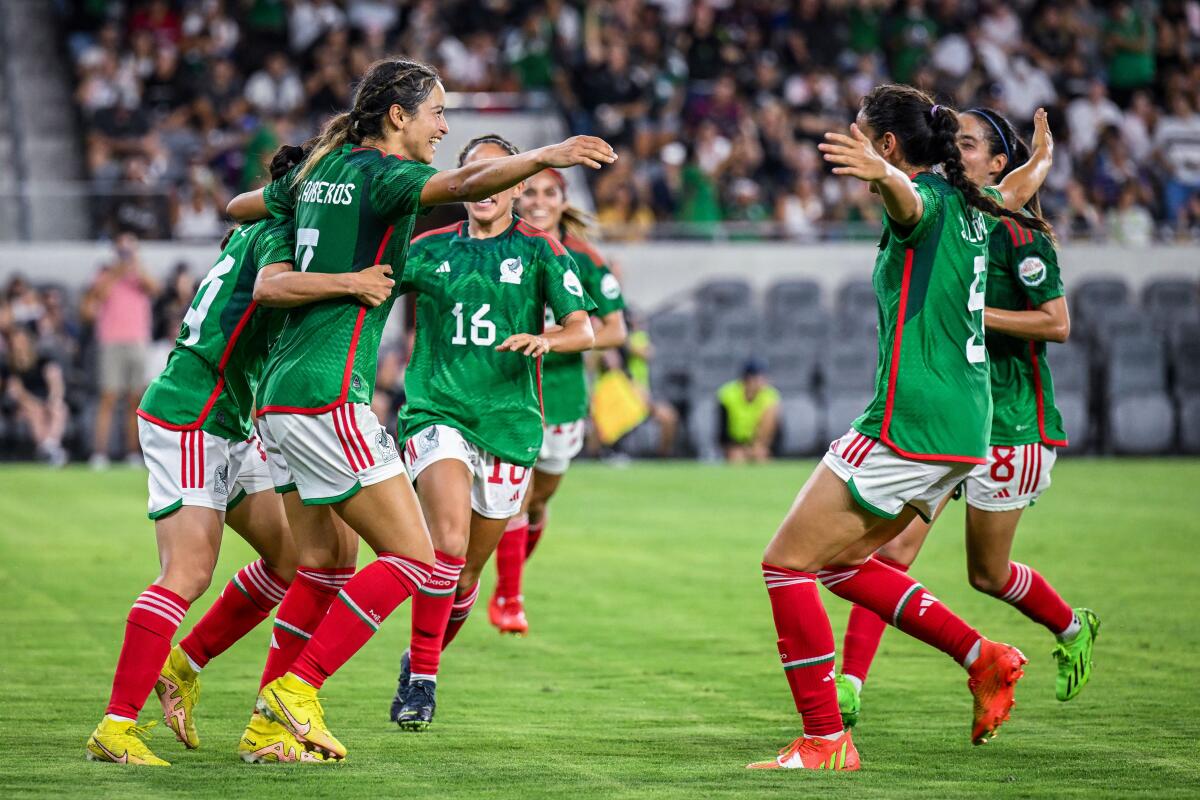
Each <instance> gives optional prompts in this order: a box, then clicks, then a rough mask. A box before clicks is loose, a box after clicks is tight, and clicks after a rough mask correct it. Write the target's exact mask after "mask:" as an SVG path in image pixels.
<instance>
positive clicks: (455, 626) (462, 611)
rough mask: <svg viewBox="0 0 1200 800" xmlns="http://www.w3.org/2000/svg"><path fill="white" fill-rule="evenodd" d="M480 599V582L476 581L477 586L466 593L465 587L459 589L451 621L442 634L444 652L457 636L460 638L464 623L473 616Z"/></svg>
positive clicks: (452, 608) (451, 612)
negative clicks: (459, 633) (476, 602)
mask: <svg viewBox="0 0 1200 800" xmlns="http://www.w3.org/2000/svg"><path fill="white" fill-rule="evenodd" d="M478 599H479V581H476V582H475V585H474V586H472V587H471V588H470V589H467V590H466V591H465V592H464V591H463V587H461V586H460V587H458V594H457V595H455V597H454V605H453V606H451V607H450V621H449V622H447V623H446V632H445V633H444V634H442V649H443V650H445V649H446V648H447V647H449V646H450V643H451V642H453V641H454V637H455V636H458V632H459V631H460V630H461V629H462V626H463V623H464V622H466V621H467V617H469V616H470V615H471V608H472V606H474V605H475V601H476V600H478Z"/></svg>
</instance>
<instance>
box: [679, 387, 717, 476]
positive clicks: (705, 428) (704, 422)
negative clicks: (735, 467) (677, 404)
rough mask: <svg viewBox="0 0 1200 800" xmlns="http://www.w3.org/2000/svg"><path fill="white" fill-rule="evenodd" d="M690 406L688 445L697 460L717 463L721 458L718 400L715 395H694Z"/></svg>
mask: <svg viewBox="0 0 1200 800" xmlns="http://www.w3.org/2000/svg"><path fill="white" fill-rule="evenodd" d="M690 406H691V410H690V412H689V413H688V417H687V433H688V443H689V444H690V445H691V446H692V450H693V451H694V452H695V453H696V457H697V458H699V459H701V460H702V461H716V460H718V459H719V458H720V457H721V442H720V434H721V428H720V418H719V417H718V416H717V398H716V396H715V395H713V394H702V395H693V397H692V402H691V404H690Z"/></svg>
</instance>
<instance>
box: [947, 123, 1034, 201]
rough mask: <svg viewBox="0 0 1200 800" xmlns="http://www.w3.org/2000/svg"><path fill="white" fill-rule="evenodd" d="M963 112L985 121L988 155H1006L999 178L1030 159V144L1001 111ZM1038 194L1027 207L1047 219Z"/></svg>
mask: <svg viewBox="0 0 1200 800" xmlns="http://www.w3.org/2000/svg"><path fill="white" fill-rule="evenodd" d="M963 113H964V114H972V115H974V116H976V117H979V119H980V121H982V122H983V125H982V126H981V127H982V128H983V135H984V138H985V139H987V149H988V155H989V156H998V155H1004V156H1005V158H1006V159H1007V163H1006V164H1005V165H1004V169H1002V170H1000V175H999V176H998V177H999V178H1003V177H1004V176H1005V175H1007V174H1008V173H1010V172H1012V171H1013V170H1014V169H1016V168H1017V167H1019V166H1021V165H1022V164H1024V163H1025V162H1026V161H1028V160H1029V155H1030V152H1029V145H1028V144H1027V143H1026V142H1025V140H1024V139H1022V138H1021V136H1020V134H1018V133H1017V129H1016V128H1014V127H1013V124H1012V123H1011V122H1009V121H1008V119H1007V118H1006V117H1005V116H1004V115H1003V114H1001V113H1000V112H999V111H996V110H994V109H991V108H968V109H967V110H966V111H964V112H963ZM1038 194H1039V193H1037V192H1035V193H1034V195H1033V197H1032V198H1030V200H1029V202H1028V203H1027V204H1026V206H1025V207H1026V208H1027V209H1029V211H1031V212H1033V216H1035V217H1037V218H1039V219H1045V218H1044V217H1043V216H1042V200H1041V198H1040V197H1039V196H1038Z"/></svg>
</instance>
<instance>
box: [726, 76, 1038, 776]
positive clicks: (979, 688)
mask: <svg viewBox="0 0 1200 800" xmlns="http://www.w3.org/2000/svg"><path fill="white" fill-rule="evenodd" d="M1039 124H1040V125H1043V126H1044V125H1045V118H1044V112H1043V113H1041V114H1040V115H1039ZM957 135H958V118H957V115H956V114H955V113H954V111H953V110H952V109H949V108H946V107H944V106H939V105H935V104H934V103H933V101H932V100H931V98H930V97H929V96H928V95H926V94H925V93H924V92H921V91H919V90H917V89H913V88H912V87H909V86H901V85H894V84H889V85H883V86H878V87H876V88H875V89H873V90H872V91H871V92H870V93H869V94H867V95H866V96H865V97H864V98H863V100H862V106H861V109H860V111H859V114H858V119H857V121H856V123H855V124H854V125H851V128H850V134H849V135H845V134H839V133H828V134H826V139H827V141H826V142H825V143H823V144H821V145H820V149H821V151H822V152H823V153H824V154H825V159H826V160H827V161H830V162H831V163H833V164H834V165H835V167H834V170H833V171H834V173H835V174H838V175H849V176H852V177H855V178H858V179H859V180H863V181H868V182H869V183H870V184H871V189H872V191H873V192H876V193H878V194H879V196H880V197H881V199H882V200H883V205H884V209H885V210H886V216H885V219H884V230H883V239H882V241H881V243H880V251H879V255H878V257H877V259H876V262H875V272H874V283H875V291H876V296H877V298H878V303H879V320H880V331H879V336H880V348H879V352H880V358H881V363H880V364H879V368H878V371H877V373H876V374H877V375H878V378H877V382H876V388H875V397H874V399H873V400H872V401H871V403H870V405H868V407H867V409H866V411H865V412H864V413H863V414H862V416H860V417H859V418H858V419H857V420H855V422H854V424H853V427H852V428H851V429H850V431H849V432H848V433H847V434H846V435H845V436H843V437H842V438H840V439H838V440H837V441H835V442H834V443H833V444H832V445H831V447H830V450H829V452H828V453H827V454H826V455H825V458H824V459H823V461H822V463H821V464H819V465H818V466H817V468H816V470H815V471H814V472H813V474H812V476H811V477H810V478H809V480H808V482H807V483H806V484H805V486H804V488H803V489H801V491H800V493H799V495H798V496H797V498H796V500H795V503H794V504H793V506H792V508H791V510H790V511H789V512H788V515H787V517H786V518H785V519H784V521H783V523H782V525H780V527H779V530H778V531H777V532H776V533H775V536H774V538H773V539H772V540H771V542H770V544H769V545H768V546H767V548H766V552H765V553H764V556H763V565H762V567H763V576H764V578H765V580H766V584H767V590H768V594H769V596H770V600H771V609H772V612H773V615H774V619H775V627H776V630H777V631H778V634H779V642H778V645H779V654H780V657H781V660H782V661H783V667H784V670H785V674H786V675H787V679H788V684H789V686H790V688H791V690H792V697H793V699H794V700H795V703H796V709H797V710H798V711H799V712H800V714H801V715H802V717H803V722H804V734H803V735H802V736H800V737H799V738H797V739H796V740H795V741H794V742H792V743H791V744H790V745H789V746H788V747H786V748H784V749H783V750H782V751H781V752H780V755H779V756H778V757H777V758H773V759H771V760H769V761H763V762H759V763H756V764H751V765H750V766H751V767H754V768H768V769H779V768H785V769H791V768H800V769H834V770H853V769H858V768H859V766H860V764H859V756H858V752H857V750H856V749H855V747H854V743H853V741H852V739H851V734H850V732H849V731H845V730H843V727H842V720H841V714H840V712H839V709H838V698H837V690H836V689H835V687H834V682H833V680H831V678H832V677H833V669H832V664H833V659H834V653H833V649H834V648H833V631H832V629H831V628H830V625H829V618H828V617H827V616H826V614H825V610H824V608H823V606H822V603H821V598H820V595H819V594H818V593H817V582H818V581H820V582H821V583H823V584H824V585H825V586H826V587H827V588H828V589H829V590H830V591H832V592H833V593H834V594H837V595H839V596H841V597H843V598H845V599H847V600H850V601H851V602H855V603H858V604H860V605H862V606H864V607H867V608H870V609H871V610H873V611H875V612H876V613H878V614H879V615H880V616H881V617H884V618H885V619H887V620H888V621H889V622H891V623H892V624H893V625H896V626H897V627H899V628H900V629H901V630H903V631H905V632H906V633H909V634H911V635H913V636H915V637H916V638H918V639H920V640H921V641H923V642H925V643H927V644H930V645H932V646H934V647H937V648H938V649H940V650H942V651H943V652H945V653H947V654H948V655H950V656H952V657H953V658H954V659H955V660H956V661H958V662H959V663H960V664H962V665H963V667H965V668H966V669H967V671H968V673H969V675H970V678H969V680H968V687H969V688H970V690H971V693H972V694H973V695H974V697H975V714H974V716H975V719H974V725H973V728H972V732H971V739H972V741H973V742H975V743H976V744H981V743H983V742H986V741H987V740H988V739H989V738H991V736H992V735H993V734H994V733H995V730H996V729H997V728H998V727H999V726H1000V724H1001V723H1002V722H1003V721H1004V720H1005V719H1006V718H1007V716H1008V713H1009V709H1010V708H1011V706H1012V702H1013V689H1014V686H1015V684H1016V681H1017V680H1018V679H1019V678H1020V677H1021V674H1022V671H1021V665H1022V664H1023V663H1025V658H1024V656H1023V655H1022V654H1021V653H1020V651H1018V650H1017V649H1016V648H1015V647H1011V646H1009V645H1005V644H1000V643H997V642H992V641H990V640H987V639H984V638H983V637H982V636H980V635H979V633H978V632H977V631H975V630H974V629H973V628H971V627H970V626H969V625H967V624H966V623H965V622H963V621H962V620H961V619H960V618H958V617H957V616H955V615H954V614H953V613H952V612H951V611H950V609H948V608H947V607H946V606H945V605H943V604H942V603H941V602H940V601H938V600H937V598H935V597H934V596H933V595H932V594H930V593H929V592H928V591H925V590H924V589H923V587H922V586H921V585H920V584H918V583H916V582H915V581H913V580H912V579H911V578H909V577H908V576H907V575H905V574H904V573H903V572H900V571H899V570H896V569H893V568H892V567H890V566H888V565H887V564H885V563H883V562H881V561H879V560H877V559H874V558H871V553H872V552H874V551H875V550H876V549H878V548H879V546H880V545H882V544H883V543H884V542H887V541H888V540H890V539H892V538H893V537H895V536H896V535H897V534H899V533H900V532H901V531H902V530H903V529H904V527H905V526H906V525H907V524H908V523H909V522H910V521H911V520H912V519H913V518H914V516H916V515H918V514H919V515H921V516H923V517H930V516H932V514H933V511H934V509H935V508H936V507H937V505H938V503H939V502H940V501H941V499H942V497H943V496H944V495H946V494H947V493H948V492H949V491H951V490H952V489H953V487H954V486H955V485H957V484H958V483H959V482H960V481H961V480H962V479H963V478H965V477H966V475H967V473H969V472H970V471H971V469H972V468H973V466H974V465H975V464H981V463H984V461H985V456H986V452H987V436H988V432H989V430H990V428H991V416H992V408H991V392H990V389H989V385H988V366H987V351H986V349H985V348H984V344H983V319H982V317H983V281H984V279H985V278H986V269H987V257H986V249H987V230H988V225H987V223H986V221H985V218H984V213H986V214H991V215H993V216H1003V217H1013V216H1015V212H1013V211H1012V210H1011V209H1014V208H1021V207H1022V206H1024V205H1025V203H1027V202H1028V201H1029V199H1030V198H1031V197H1032V196H1033V194H1034V192H1036V191H1037V189H1038V188H1039V187H1040V185H1041V182H1042V180H1043V179H1044V178H1045V174H1046V172H1047V171H1048V169H1049V163H1050V148H1049V144H1048V142H1049V136H1048V135H1046V136H1045V137H1044V143H1045V146H1044V147H1042V148H1040V149H1039V151H1038V152H1037V153H1036V154H1035V155H1034V157H1033V158H1031V159H1030V161H1029V163H1027V164H1025V165H1024V166H1022V167H1021V168H1020V169H1018V170H1015V171H1013V172H1012V173H1011V174H1010V175H1009V176H1008V177H1007V178H1006V179H1005V180H1004V182H1003V183H1001V185H1000V186H999V187H998V188H996V189H989V190H987V193H986V194H985V193H982V192H981V191H980V189H979V187H977V186H976V185H975V184H974V183H971V181H970V180H969V179H968V177H967V175H966V172H965V170H964V167H963V164H962V161H961V160H960V157H959V152H958V146H957ZM935 165H941V169H942V171H943V172H944V176H943V175H940V174H938V173H935V172H933V171H932V167H934V166H935ZM910 176H911V177H910ZM997 199H998V200H1000V203H1002V204H1003V205H1001V204H1000V203H998V202H997ZM1027 224H1028V225H1030V226H1032V227H1038V228H1040V229H1042V230H1045V229H1046V225H1045V223H1044V222H1042V221H1041V220H1036V219H1030V220H1028V222H1027Z"/></svg>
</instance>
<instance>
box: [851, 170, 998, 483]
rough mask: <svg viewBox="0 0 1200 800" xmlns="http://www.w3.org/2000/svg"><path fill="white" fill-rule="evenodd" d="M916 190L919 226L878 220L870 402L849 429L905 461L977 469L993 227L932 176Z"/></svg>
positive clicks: (981, 455) (985, 421) (987, 408)
mask: <svg viewBox="0 0 1200 800" xmlns="http://www.w3.org/2000/svg"><path fill="white" fill-rule="evenodd" d="M913 185H914V186H915V188H916V190H917V193H918V194H919V195H920V196H921V200H922V203H923V206H924V210H923V212H922V215H921V219H920V221H919V222H917V224H916V225H914V226H913V227H912V228H911V229H908V230H905V229H903V228H902V227H901V226H899V225H897V224H896V223H894V222H892V221H891V220H890V219H888V218H887V216H886V215H885V217H884V223H883V238H882V239H881V240H880V242H879V255H878V256H877V257H876V259H875V272H874V275H873V278H872V280H873V282H874V285H875V296H876V299H877V301H878V309H879V365H878V367H877V369H876V373H875V397H874V398H873V399H872V400H871V403H870V405H868V406H867V410H866V411H865V412H863V415H862V416H860V417H859V418H858V419H857V420H855V422H854V428H855V429H856V430H858V431H859V432H860V433H865V434H867V435H868V436H871V437H874V438H877V439H880V440H882V441H883V443H884V444H886V445H888V446H889V447H891V448H892V449H893V450H895V451H896V452H897V453H899V454H900V455H902V456H905V457H907V458H913V459H918V460H922V461H958V462H966V463H971V464H982V463H984V460H985V456H986V453H987V446H988V436H989V434H990V432H991V428H992V393H991V389H990V386H989V379H988V358H987V348H986V346H985V344H984V338H983V307H984V292H985V290H986V281H987V243H988V227H989V224H990V223H989V221H988V220H987V219H986V218H985V217H984V215H983V214H981V213H980V212H979V211H977V210H975V209H973V208H970V207H969V206H967V204H966V202H965V201H964V199H963V196H962V194H961V193H960V192H959V191H958V190H956V189H955V188H954V187H952V186H951V185H950V184H949V183H948V182H947V181H946V179H945V178H943V177H941V176H939V175H936V174H934V173H932V172H923V173H921V174H919V175H916V176H915V177H914V178H913ZM992 194H993V196H995V192H992Z"/></svg>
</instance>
